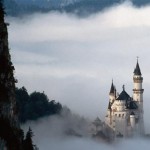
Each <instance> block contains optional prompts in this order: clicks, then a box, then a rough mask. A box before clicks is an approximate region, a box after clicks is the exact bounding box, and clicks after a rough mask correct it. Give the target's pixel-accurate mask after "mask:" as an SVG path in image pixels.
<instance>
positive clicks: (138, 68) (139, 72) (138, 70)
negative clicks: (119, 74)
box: [134, 61, 142, 75]
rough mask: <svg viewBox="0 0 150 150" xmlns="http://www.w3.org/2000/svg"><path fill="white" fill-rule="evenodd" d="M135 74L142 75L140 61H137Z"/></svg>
mask: <svg viewBox="0 0 150 150" xmlns="http://www.w3.org/2000/svg"><path fill="white" fill-rule="evenodd" d="M134 75H142V74H141V70H140V67H139V63H138V61H137V64H136V68H135V69H134Z"/></svg>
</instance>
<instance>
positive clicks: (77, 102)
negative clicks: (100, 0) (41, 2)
mask: <svg viewBox="0 0 150 150" xmlns="http://www.w3.org/2000/svg"><path fill="white" fill-rule="evenodd" d="M149 18H150V7H142V8H135V7H133V6H132V5H131V4H129V3H125V4H122V5H120V6H116V7H113V8H110V9H109V10H106V11H104V12H101V13H98V14H95V15H92V16H90V17H87V18H78V17H76V16H74V15H68V14H65V13H64V14H60V13H56V12H53V13H48V14H35V15H32V16H28V17H26V18H23V19H22V20H20V19H14V18H8V21H9V22H10V27H9V41H10V43H9V44H10V48H11V54H12V60H13V63H14V65H15V68H16V72H15V76H16V78H17V79H18V81H19V83H18V84H17V86H18V87H22V86H25V87H26V88H27V90H28V91H29V92H33V91H35V90H36V91H41V92H42V91H45V93H46V94H47V95H48V96H49V99H55V100H56V101H59V102H60V103H62V104H64V105H67V106H68V107H69V108H71V110H73V111H74V112H76V113H79V114H81V115H84V116H86V117H90V118H96V117H97V116H100V117H101V118H103V117H104V115H105V113H106V109H107V105H108V93H109V90H110V85H111V81H112V78H113V79H114V84H115V85H116V87H117V89H118V92H119V93H120V92H121V90H122V85H123V84H125V85H126V91H127V92H128V93H129V94H130V95H131V96H132V88H133V81H132V76H133V70H134V67H135V65H136V57H137V56H139V57H140V59H139V63H140V67H141V71H142V74H143V77H144V84H143V86H144V89H145V91H144V108H145V118H146V119H145V122H146V129H147V130H148V126H149V125H150V122H149V121H147V120H148V115H149V113H150V112H148V109H149V105H150V102H149V93H150V91H149V89H150V80H149V76H150V70H149V65H150V59H149V55H150V50H149V49H150V19H149ZM148 131H150V130H148Z"/></svg>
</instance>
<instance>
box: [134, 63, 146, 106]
mask: <svg viewBox="0 0 150 150" xmlns="http://www.w3.org/2000/svg"><path fill="white" fill-rule="evenodd" d="M133 83H134V89H133V99H134V101H137V102H138V104H141V103H143V92H144V90H143V89H142V83H143V77H142V74H141V70H140V67H139V63H138V60H137V64H136V68H135V69H134V75H133Z"/></svg>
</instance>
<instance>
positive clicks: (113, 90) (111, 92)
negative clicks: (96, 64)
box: [109, 80, 115, 94]
mask: <svg viewBox="0 0 150 150" xmlns="http://www.w3.org/2000/svg"><path fill="white" fill-rule="evenodd" d="M114 93H115V86H114V84H113V80H112V84H111V88H110V93H109V94H114Z"/></svg>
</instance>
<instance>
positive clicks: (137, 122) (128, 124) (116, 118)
mask: <svg viewBox="0 0 150 150" xmlns="http://www.w3.org/2000/svg"><path fill="white" fill-rule="evenodd" d="M142 82H143V77H142V74H141V70H140V67H139V63H138V60H137V64H136V68H135V70H134V75H133V84H134V89H133V97H130V96H129V95H128V93H127V92H126V91H125V88H124V86H123V91H122V92H121V93H120V94H117V91H116V88H115V86H114V84H113V82H112V85H111V89H110V93H109V104H108V110H107V115H106V117H105V124H106V125H107V126H108V127H109V128H110V129H111V130H112V131H113V132H114V134H115V136H117V135H121V136H124V137H127V136H132V135H134V134H140V135H143V134H144V121H143V91H144V89H143V88H142Z"/></svg>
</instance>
